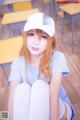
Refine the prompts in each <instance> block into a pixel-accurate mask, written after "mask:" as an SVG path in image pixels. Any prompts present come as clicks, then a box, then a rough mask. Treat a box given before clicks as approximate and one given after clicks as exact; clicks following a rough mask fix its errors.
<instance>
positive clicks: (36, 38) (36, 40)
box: [34, 36, 39, 45]
mask: <svg viewBox="0 0 80 120" xmlns="http://www.w3.org/2000/svg"><path fill="white" fill-rule="evenodd" d="M38 44H39V38H38V36H35V39H34V45H38Z"/></svg>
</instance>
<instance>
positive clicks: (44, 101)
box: [28, 80, 49, 120]
mask: <svg viewBox="0 0 80 120" xmlns="http://www.w3.org/2000/svg"><path fill="white" fill-rule="evenodd" d="M28 120H49V85H48V83H46V82H45V81H43V80H37V81H35V82H34V84H33V86H32V89H31V101H30V111H29V119H28Z"/></svg>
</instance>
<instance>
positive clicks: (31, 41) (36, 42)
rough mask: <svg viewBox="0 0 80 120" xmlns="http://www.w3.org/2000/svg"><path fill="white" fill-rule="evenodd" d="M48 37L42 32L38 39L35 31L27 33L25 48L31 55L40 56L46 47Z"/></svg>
mask: <svg viewBox="0 0 80 120" xmlns="http://www.w3.org/2000/svg"><path fill="white" fill-rule="evenodd" d="M47 39H48V36H47V35H46V33H44V32H42V33H41V37H40V39H39V36H38V33H37V30H30V31H28V33H27V48H28V50H29V52H30V53H31V54H32V55H36V56H37V55H42V54H43V52H44V51H45V49H46V46H47Z"/></svg>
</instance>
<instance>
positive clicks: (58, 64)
mask: <svg viewBox="0 0 80 120" xmlns="http://www.w3.org/2000/svg"><path fill="white" fill-rule="evenodd" d="M52 73H62V75H63V76H66V75H68V74H69V68H68V65H67V61H66V58H65V56H64V54H63V53H62V52H56V53H55V54H54V55H53V58H52Z"/></svg>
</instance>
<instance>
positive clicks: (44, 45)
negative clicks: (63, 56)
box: [41, 40, 47, 50]
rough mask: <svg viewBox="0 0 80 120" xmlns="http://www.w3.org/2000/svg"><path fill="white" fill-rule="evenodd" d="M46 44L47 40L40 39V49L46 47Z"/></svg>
mask: <svg viewBox="0 0 80 120" xmlns="http://www.w3.org/2000/svg"><path fill="white" fill-rule="evenodd" d="M46 46H47V41H46V40H45V41H42V42H41V48H42V50H45V49H46Z"/></svg>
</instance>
